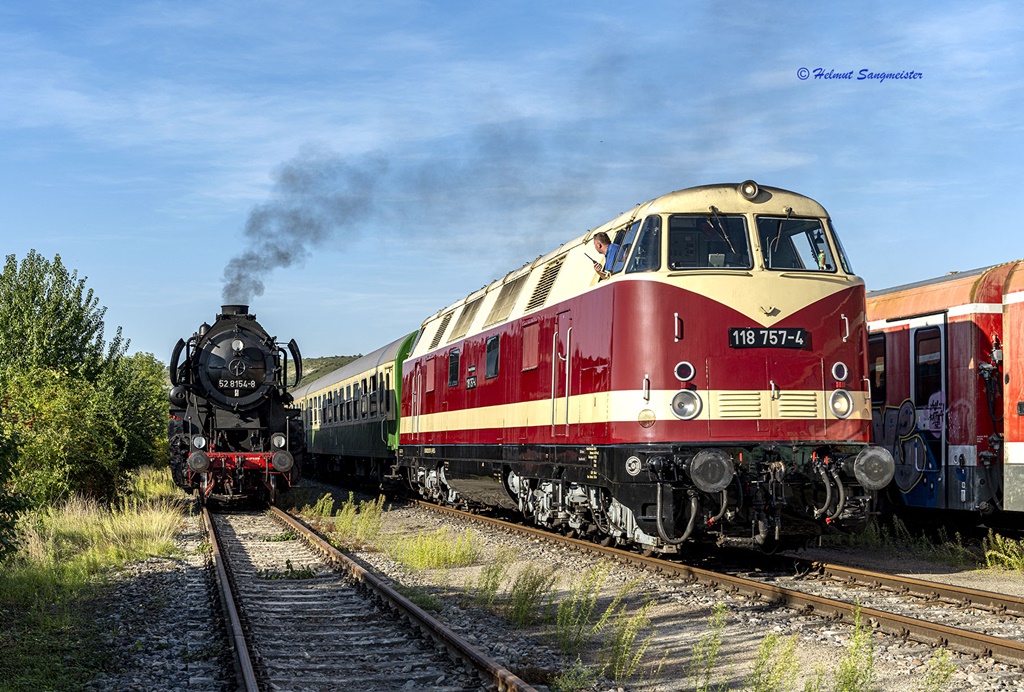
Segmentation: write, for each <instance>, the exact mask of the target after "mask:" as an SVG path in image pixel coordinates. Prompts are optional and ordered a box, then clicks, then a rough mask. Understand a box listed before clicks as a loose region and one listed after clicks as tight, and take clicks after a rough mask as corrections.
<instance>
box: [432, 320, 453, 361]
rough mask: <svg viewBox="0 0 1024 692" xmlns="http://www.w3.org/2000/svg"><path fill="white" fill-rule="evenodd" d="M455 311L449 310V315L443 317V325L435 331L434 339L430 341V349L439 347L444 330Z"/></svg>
mask: <svg viewBox="0 0 1024 692" xmlns="http://www.w3.org/2000/svg"><path fill="white" fill-rule="evenodd" d="M453 314H454V313H451V312H449V313H448V314H447V315H445V316H444V317H442V318H441V326H440V327H438V328H437V331H436V332H434V339H433V340H432V341H431V342H430V350H431V351H433V350H434V349H435V348H437V345H438V344H439V343H441V337H443V336H444V330H445V329H447V328H448V323H449V322H451V321H452V315H453Z"/></svg>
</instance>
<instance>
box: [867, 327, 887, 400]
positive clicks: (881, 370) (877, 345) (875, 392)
mask: <svg viewBox="0 0 1024 692" xmlns="http://www.w3.org/2000/svg"><path fill="white" fill-rule="evenodd" d="M868 377H870V378H871V404H872V405H873V406H885V334H872V335H871V336H870V337H869V338H868Z"/></svg>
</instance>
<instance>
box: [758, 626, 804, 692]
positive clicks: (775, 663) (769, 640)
mask: <svg viewBox="0 0 1024 692" xmlns="http://www.w3.org/2000/svg"><path fill="white" fill-rule="evenodd" d="M796 642H797V638H796V636H795V635H794V636H789V637H781V636H779V635H778V634H776V633H774V632H770V633H769V634H767V635H765V637H764V639H762V640H761V645H760V646H759V647H758V648H757V659H756V660H755V661H754V669H753V670H752V671H751V673H750V675H748V676H747V689H748V690H750V692H786V690H791V689H794V687H795V685H796V675H797V671H798V670H799V664H798V662H797V660H796Z"/></svg>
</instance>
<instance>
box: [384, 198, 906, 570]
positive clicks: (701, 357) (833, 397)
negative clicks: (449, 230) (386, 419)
mask: <svg viewBox="0 0 1024 692" xmlns="http://www.w3.org/2000/svg"><path fill="white" fill-rule="evenodd" d="M600 233H607V234H608V236H609V239H610V240H612V245H611V248H610V249H609V254H611V253H615V254H614V255H613V258H612V259H608V260H607V265H606V266H607V268H608V270H609V271H608V274H607V276H604V277H602V276H600V275H598V274H596V273H595V270H594V268H593V267H592V265H593V264H594V261H593V255H594V254H596V253H595V251H594V248H593V247H592V246H591V241H592V239H593V238H594V237H595V236H598V234H600ZM601 237H603V236H601ZM616 249H617V252H616ZM866 338H867V331H866V323H865V320H864V288H863V282H862V281H861V279H859V278H858V277H856V276H855V275H853V273H852V271H851V270H850V268H849V264H848V262H847V260H846V258H845V255H844V253H843V250H842V248H841V246H840V245H839V242H838V239H837V238H836V236H835V234H834V232H833V230H832V228H831V224H830V222H829V220H828V217H827V214H826V213H825V211H824V210H823V209H822V208H821V207H820V206H819V205H818V204H817V203H816V202H814V201H813V200H810V199H808V198H806V197H802V196H800V195H797V194H794V193H791V192H787V191H784V190H778V189H771V188H759V187H758V186H757V185H756V184H755V183H753V182H750V181H748V182H747V183H743V184H741V185H739V186H735V185H716V186H705V187H701V188H693V189H690V190H683V191H679V192H676V193H672V194H669V195H665V196H663V197H660V198H657V199H655V200H652V201H650V202H647V203H645V204H642V205H639V206H638V207H637V208H636V209H634V210H632V211H631V212H629V213H627V214H623V215H621V216H620V217H618V218H616V219H614V220H613V221H611V222H609V223H607V224H605V225H604V226H602V227H600V228H597V229H594V230H593V231H590V232H588V233H586V234H584V235H583V236H581V237H579V238H577V239H575V240H573V241H570V242H569V243H566V244H565V245H563V246H561V247H560V248H558V249H557V250H556V251H554V252H552V253H550V254H548V255H546V256H544V257H541V258H539V259H538V260H537V261H536V262H534V263H532V264H530V265H528V266H526V267H524V268H522V269H520V270H517V271H515V272H512V273H510V274H509V275H508V276H506V277H505V278H504V279H502V280H501V281H498V282H495V283H494V284H492V285H491V286H489V287H487V288H485V289H482V290H481V291H478V292H477V293H474V294H472V295H470V296H469V297H468V298H466V299H465V300H463V301H460V302H459V303H457V304H455V305H452V306H449V307H448V308H446V309H444V310H442V311H440V312H439V313H437V314H436V315H434V316H433V317H431V318H428V319H427V320H426V321H425V322H424V323H423V326H422V329H421V330H420V332H419V337H418V340H417V343H416V345H415V346H414V347H413V351H412V353H411V355H410V357H409V359H408V360H406V362H405V365H404V370H403V389H402V392H403V394H402V402H401V414H402V423H401V447H400V450H399V459H398V468H399V470H400V471H401V472H403V473H404V474H405V475H406V477H407V479H408V481H409V483H410V484H412V485H413V486H415V487H418V488H419V489H420V492H421V493H423V494H424V495H427V496H429V497H432V498H434V499H437V500H440V501H447V502H459V501H464V502H476V503H483V504H489V505H501V506H505V507H507V508H511V509H518V510H520V511H522V512H523V513H524V514H526V515H527V516H529V517H530V518H532V519H533V520H534V521H535V522H537V523H539V524H542V525H547V526H549V527H555V528H563V529H565V530H571V531H575V532H578V533H582V534H591V535H596V536H599V537H601V538H604V539H605V540H607V541H618V542H621V543H626V544H636V545H640V546H642V547H644V548H645V549H651V550H659V551H665V552H668V551H674V550H677V549H678V548H677V546H678V545H680V544H681V543H683V542H684V541H686V540H713V541H718V542H720V543H721V542H739V543H752V544H756V545H760V546H763V547H769V546H774V545H778V544H779V543H780V542H788V541H789V540H790V539H792V541H795V542H798V541H803V540H806V539H807V538H808V537H811V536H816V535H818V534H820V533H821V532H822V530H824V529H825V527H828V526H831V527H834V528H837V529H845V530H856V529H859V528H860V527H861V526H863V524H864V521H865V519H866V516H867V513H868V510H869V504H870V498H871V495H872V491H873V490H875V489H878V488H881V487H883V486H884V485H885V484H886V483H888V481H889V479H890V478H891V474H892V472H893V463H892V459H891V457H890V456H889V455H888V453H887V452H885V451H884V450H883V449H880V448H877V447H870V446H869V445H868V444H867V443H868V439H869V435H870V423H871V414H870V407H869V400H868V392H867V386H866V382H865V380H866V377H865V375H866V371H865V357H864V352H865V344H866Z"/></svg>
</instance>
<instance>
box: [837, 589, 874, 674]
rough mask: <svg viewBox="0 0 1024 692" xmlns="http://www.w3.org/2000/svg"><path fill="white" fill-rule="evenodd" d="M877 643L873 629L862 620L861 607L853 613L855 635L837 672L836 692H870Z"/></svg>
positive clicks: (852, 636)
mask: <svg viewBox="0 0 1024 692" xmlns="http://www.w3.org/2000/svg"><path fill="white" fill-rule="evenodd" d="M874 666H875V643H874V640H873V639H872V637H871V628H870V627H869V626H868V625H867V624H866V623H865V622H864V620H863V618H861V614H860V607H857V608H855V609H854V611H853V634H852V635H851V637H850V644H849V646H847V647H846V655H844V656H843V658H842V659H841V660H840V661H839V665H838V666H837V667H836V672H835V690H836V692H868V691H869V690H871V689H872V686H873V685H874V681H875V668H874Z"/></svg>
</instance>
